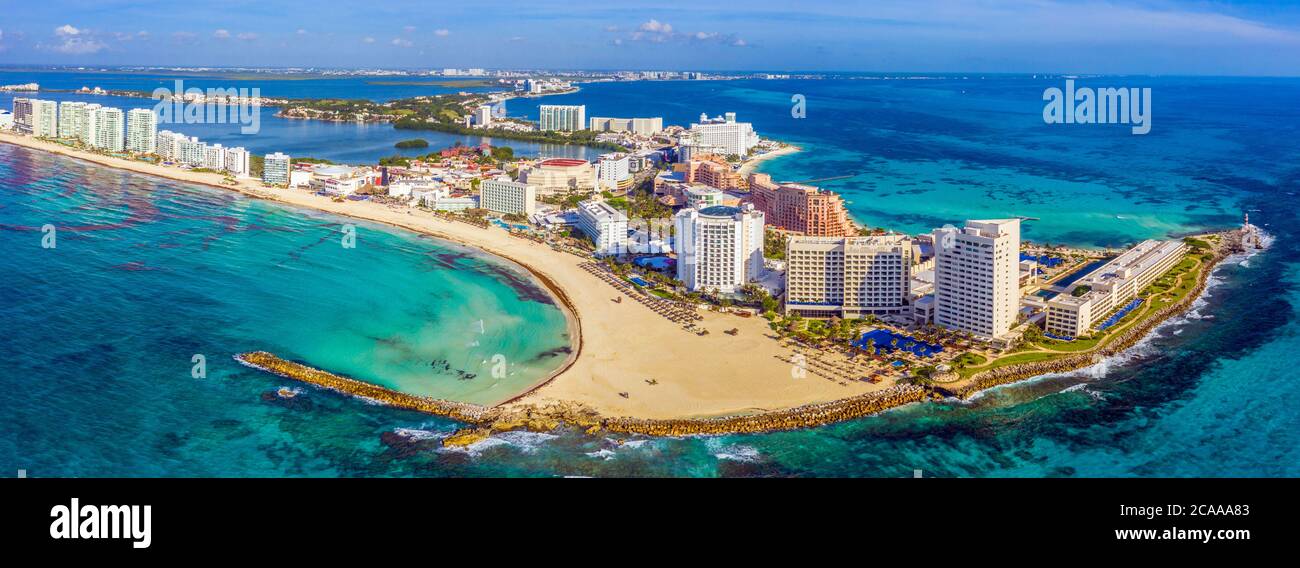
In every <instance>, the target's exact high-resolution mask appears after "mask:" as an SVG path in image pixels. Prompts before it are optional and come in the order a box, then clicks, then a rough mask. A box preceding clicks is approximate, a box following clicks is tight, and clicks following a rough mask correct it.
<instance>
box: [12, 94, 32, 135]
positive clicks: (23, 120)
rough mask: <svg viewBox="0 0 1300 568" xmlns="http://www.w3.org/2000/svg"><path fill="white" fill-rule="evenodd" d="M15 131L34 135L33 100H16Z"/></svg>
mask: <svg viewBox="0 0 1300 568" xmlns="http://www.w3.org/2000/svg"><path fill="white" fill-rule="evenodd" d="M13 128H14V130H15V131H18V132H20V133H22V134H31V133H32V100H31V99H29V98H26V97H16V98H15V99H14V127H13Z"/></svg>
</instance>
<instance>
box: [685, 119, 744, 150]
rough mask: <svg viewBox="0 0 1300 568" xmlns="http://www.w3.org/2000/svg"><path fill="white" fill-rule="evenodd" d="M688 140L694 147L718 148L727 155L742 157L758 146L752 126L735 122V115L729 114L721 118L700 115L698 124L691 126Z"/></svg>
mask: <svg viewBox="0 0 1300 568" xmlns="http://www.w3.org/2000/svg"><path fill="white" fill-rule="evenodd" d="M689 134H690V140H691V142H693V143H694V144H695V145H696V146H705V147H712V148H718V149H720V150H721V151H722V153H724V154H727V155H732V154H734V155H736V156H744V155H746V154H748V153H749V150H750V148H753V147H754V146H756V145H758V134H757V133H755V132H754V125H752V124H750V123H748V122H736V113H734V112H729V113H727V114H726V115H725V116H723V117H721V118H709V115H707V114H701V115H700V122H699V123H696V124H692V125H691V129H690V132H689Z"/></svg>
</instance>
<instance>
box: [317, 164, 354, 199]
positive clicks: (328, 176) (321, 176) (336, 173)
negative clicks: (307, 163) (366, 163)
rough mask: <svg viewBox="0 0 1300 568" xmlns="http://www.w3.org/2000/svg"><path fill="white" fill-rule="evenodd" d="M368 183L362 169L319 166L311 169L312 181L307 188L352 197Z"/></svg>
mask: <svg viewBox="0 0 1300 568" xmlns="http://www.w3.org/2000/svg"><path fill="white" fill-rule="evenodd" d="M368 181H369V178H368V177H367V176H366V175H365V170H363V169H362V168H354V167H352V166H336V165H319V166H313V167H312V168H311V180H310V181H308V182H307V187H309V188H310V189H311V190H312V191H314V192H317V193H324V194H328V195H352V194H353V193H356V192H357V191H358V190H360V189H361V188H362V187H365V185H366V183H367V182H368Z"/></svg>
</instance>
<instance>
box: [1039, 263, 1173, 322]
mask: <svg viewBox="0 0 1300 568" xmlns="http://www.w3.org/2000/svg"><path fill="white" fill-rule="evenodd" d="M1186 249H1187V245H1186V244H1184V243H1183V242H1182V241H1157V240H1147V241H1143V242H1142V243H1141V244H1139V245H1137V246H1135V247H1133V248H1131V249H1129V250H1127V251H1125V252H1124V254H1121V255H1120V256H1118V257H1116V258H1115V259H1114V260H1112V261H1110V262H1108V263H1106V264H1105V265H1104V266H1102V267H1101V268H1098V269H1096V270H1094V271H1092V272H1091V273H1089V274H1088V275H1087V276H1085V277H1084V278H1081V279H1079V280H1078V281H1076V282H1075V283H1074V284H1072V285H1071V286H1070V289H1069V290H1067V291H1066V293H1063V294H1059V295H1057V296H1056V297H1055V298H1052V299H1050V300H1048V301H1047V319H1046V321H1045V326H1044V327H1046V328H1047V331H1048V332H1049V333H1052V334H1055V335H1057V336H1059V337H1079V336H1083V335H1088V334H1089V333H1091V332H1092V329H1093V328H1094V327H1095V326H1096V325H1097V324H1098V323H1099V322H1101V321H1102V318H1105V317H1106V316H1107V315H1109V314H1111V313H1112V312H1115V311H1117V310H1119V309H1120V308H1122V307H1124V306H1125V305H1126V304H1127V303H1128V302H1130V301H1132V300H1133V299H1134V298H1137V295H1138V292H1141V291H1142V290H1143V289H1144V288H1146V287H1147V286H1150V285H1151V283H1152V282H1154V281H1155V280H1156V278H1159V277H1160V275H1162V274H1164V273H1166V272H1168V271H1170V270H1171V269H1173V267H1174V266H1175V265H1177V264H1178V261H1179V260H1181V259H1182V258H1183V252H1184V251H1185V250H1186ZM1075 292H1078V293H1079V294H1078V295H1075V294H1074V293H1075Z"/></svg>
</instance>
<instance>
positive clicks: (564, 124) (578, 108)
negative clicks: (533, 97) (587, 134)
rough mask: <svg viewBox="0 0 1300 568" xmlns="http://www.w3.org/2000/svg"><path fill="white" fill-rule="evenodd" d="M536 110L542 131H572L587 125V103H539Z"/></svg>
mask: <svg viewBox="0 0 1300 568" xmlns="http://www.w3.org/2000/svg"><path fill="white" fill-rule="evenodd" d="M537 110H538V112H540V113H541V115H540V120H539V124H540V126H539V127H538V128H539V129H540V130H542V131H547V130H560V131H574V130H582V129H583V128H585V127H586V126H587V105H540V106H538V107H537Z"/></svg>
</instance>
